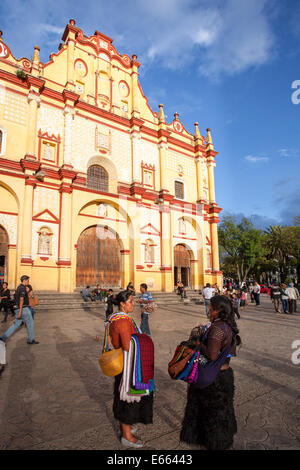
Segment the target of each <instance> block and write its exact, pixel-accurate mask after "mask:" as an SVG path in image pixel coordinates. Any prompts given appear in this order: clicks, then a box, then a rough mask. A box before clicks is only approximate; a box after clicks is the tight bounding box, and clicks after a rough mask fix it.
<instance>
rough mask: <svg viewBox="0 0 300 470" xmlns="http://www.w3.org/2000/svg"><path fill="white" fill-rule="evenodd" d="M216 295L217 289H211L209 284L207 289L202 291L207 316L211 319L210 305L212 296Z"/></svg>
mask: <svg viewBox="0 0 300 470" xmlns="http://www.w3.org/2000/svg"><path fill="white" fill-rule="evenodd" d="M214 294H215V289H213V288H212V287H210V284H209V282H208V283H207V284H206V286H205V288H204V289H203V291H202V295H203V298H204V303H205V310H206V316H207V318H209V303H210V299H211V298H212V296H213V295H214Z"/></svg>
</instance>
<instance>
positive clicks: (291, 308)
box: [285, 282, 299, 313]
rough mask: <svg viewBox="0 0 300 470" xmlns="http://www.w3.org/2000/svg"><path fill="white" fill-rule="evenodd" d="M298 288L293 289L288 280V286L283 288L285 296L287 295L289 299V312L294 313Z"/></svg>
mask: <svg viewBox="0 0 300 470" xmlns="http://www.w3.org/2000/svg"><path fill="white" fill-rule="evenodd" d="M297 290H298V289H295V287H294V286H293V283H292V282H289V284H288V288H287V289H286V290H285V292H286V294H287V296H288V298H289V299H288V301H289V313H295V312H296V308H297V298H298V297H299V295H297V294H299V292H297Z"/></svg>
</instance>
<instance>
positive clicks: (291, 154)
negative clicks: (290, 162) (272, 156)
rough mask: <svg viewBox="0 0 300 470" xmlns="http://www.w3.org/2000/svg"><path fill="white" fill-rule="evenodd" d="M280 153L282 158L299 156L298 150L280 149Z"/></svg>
mask: <svg viewBox="0 0 300 470" xmlns="http://www.w3.org/2000/svg"><path fill="white" fill-rule="evenodd" d="M278 153H279V155H280V156H281V157H296V156H297V155H298V151H297V150H296V149H279V150H278Z"/></svg>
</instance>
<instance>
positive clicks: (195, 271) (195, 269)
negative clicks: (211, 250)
mask: <svg viewBox="0 0 300 470" xmlns="http://www.w3.org/2000/svg"><path fill="white" fill-rule="evenodd" d="M191 270H192V272H191V280H192V287H193V289H199V262H198V260H197V259H191Z"/></svg>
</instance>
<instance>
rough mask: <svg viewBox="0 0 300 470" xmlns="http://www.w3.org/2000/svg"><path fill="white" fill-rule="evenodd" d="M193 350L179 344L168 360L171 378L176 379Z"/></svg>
mask: <svg viewBox="0 0 300 470" xmlns="http://www.w3.org/2000/svg"><path fill="white" fill-rule="evenodd" d="M193 354H194V351H193V350H192V349H191V348H189V347H187V346H185V345H179V346H177V348H176V350H175V354H174V356H173V358H172V360H171V361H170V362H169V367H168V372H169V375H170V377H171V379H173V380H177V377H178V376H179V375H180V374H181V373H182V371H183V370H184V368H185V367H186V365H187V364H188V362H189V360H190V359H191V357H192V356H193Z"/></svg>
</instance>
